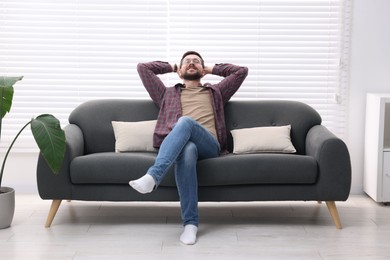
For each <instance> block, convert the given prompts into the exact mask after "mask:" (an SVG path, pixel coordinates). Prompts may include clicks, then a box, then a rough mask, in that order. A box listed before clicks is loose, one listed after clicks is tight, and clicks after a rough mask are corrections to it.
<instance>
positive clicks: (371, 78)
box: [347, 0, 390, 193]
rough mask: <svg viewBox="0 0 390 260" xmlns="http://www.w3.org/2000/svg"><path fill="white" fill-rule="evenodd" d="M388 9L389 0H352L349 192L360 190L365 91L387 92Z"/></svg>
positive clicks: (389, 65) (389, 74) (389, 82)
mask: <svg viewBox="0 0 390 260" xmlns="http://www.w3.org/2000/svg"><path fill="white" fill-rule="evenodd" d="M389 12H390V1H389V0H355V1H354V3H353V22H352V46H351V47H352V50H351V78H350V104H349V118H348V139H347V144H348V147H349V150H350V153H351V158H352V171H353V175H352V193H362V192H363V151H364V127H365V107H366V106H365V98H366V94H367V93H369V92H387V93H390V28H389V25H390V16H389Z"/></svg>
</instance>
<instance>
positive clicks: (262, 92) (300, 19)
mask: <svg viewBox="0 0 390 260" xmlns="http://www.w3.org/2000/svg"><path fill="white" fill-rule="evenodd" d="M171 4H172V6H170V10H169V11H170V16H169V24H170V33H171V37H170V39H169V49H170V53H171V54H173V56H178V55H179V54H180V53H182V52H183V51H185V49H186V48H187V49H196V50H199V51H201V53H203V54H204V56H205V59H206V62H207V61H213V62H232V63H237V64H243V65H246V66H248V67H249V75H248V77H247V79H246V80H245V83H244V85H243V86H242V87H241V88H240V90H239V91H238V92H237V94H236V95H235V96H234V98H240V99H253V98H256V99H288V100H299V101H303V102H305V103H308V104H309V105H311V106H313V107H314V108H315V109H316V110H318V111H319V112H320V114H321V115H322V118H323V123H324V124H325V125H327V126H328V127H329V128H330V129H331V130H332V131H334V132H335V133H336V134H338V135H339V136H341V137H343V136H344V134H345V105H346V103H345V101H346V96H345V90H344V89H346V88H347V84H346V82H345V80H346V79H347V76H348V75H347V74H346V73H345V72H346V70H345V71H344V73H343V74H342V75H343V78H342V79H343V80H341V74H340V73H341V72H340V70H341V67H340V62H341V60H344V59H347V58H348V57H347V55H344V56H343V54H345V52H346V50H345V49H343V48H344V47H348V46H344V45H343V33H344V31H343V30H344V29H348V27H346V26H345V24H344V22H345V21H348V19H345V18H344V16H345V15H346V14H345V12H349V9H348V8H345V4H346V1H327V0H317V1H316V0H314V1H313V0H299V1H295V0H284V1H274V0H268V1H267V0H259V1H207V0H205V1H181V0H173V1H171ZM347 7H348V6H347ZM344 69H345V67H344Z"/></svg>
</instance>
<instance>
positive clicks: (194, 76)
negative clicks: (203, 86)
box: [183, 71, 202, 80]
mask: <svg viewBox="0 0 390 260" xmlns="http://www.w3.org/2000/svg"><path fill="white" fill-rule="evenodd" d="M201 78H202V74H201V73H200V72H199V71H197V72H196V73H194V74H189V73H187V72H185V73H184V74H183V79H185V80H200V79H201Z"/></svg>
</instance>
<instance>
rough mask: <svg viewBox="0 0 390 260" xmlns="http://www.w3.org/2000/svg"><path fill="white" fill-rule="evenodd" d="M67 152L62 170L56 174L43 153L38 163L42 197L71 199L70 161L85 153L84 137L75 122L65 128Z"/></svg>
mask: <svg viewBox="0 0 390 260" xmlns="http://www.w3.org/2000/svg"><path fill="white" fill-rule="evenodd" d="M64 132H65V137H66V152H65V158H64V162H63V164H62V167H61V170H60V172H59V173H58V174H57V175H55V174H54V173H53V172H52V171H51V170H50V168H49V166H48V165H47V163H46V161H45V159H44V158H43V156H42V155H41V154H39V157H38V164H37V183H38V191H39V195H40V196H41V198H42V199H71V198H72V183H71V180H70V163H71V162H72V160H73V159H74V158H75V157H77V156H81V155H83V154H84V137H83V133H82V131H81V129H80V128H79V127H78V126H77V125H74V124H69V125H67V126H66V127H65V128H64Z"/></svg>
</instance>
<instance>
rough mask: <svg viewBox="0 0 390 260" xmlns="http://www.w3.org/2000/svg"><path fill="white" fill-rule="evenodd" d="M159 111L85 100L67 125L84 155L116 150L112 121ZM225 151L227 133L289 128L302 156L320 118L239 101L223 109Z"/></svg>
mask: <svg viewBox="0 0 390 260" xmlns="http://www.w3.org/2000/svg"><path fill="white" fill-rule="evenodd" d="M157 115H158V108H157V107H156V105H155V104H154V103H153V102H152V101H151V100H132V99H100V100H91V101H87V102H85V103H83V104H81V105H79V106H78V107H77V108H75V109H74V110H73V112H72V113H71V114H70V116H69V123H71V124H76V125H78V126H79V127H80V128H81V129H82V132H83V134H84V141H85V146H84V149H85V153H86V154H90V153H97V152H109V151H114V150H115V137H114V131H113V128H112V124H111V122H112V121H126V122H137V121H145V120H154V119H156V118H157ZM225 118H226V127H227V130H228V150H229V151H230V152H231V151H232V150H233V141H232V136H231V134H230V130H233V129H239V128H248V127H259V126H281V125H289V124H290V125H291V140H292V143H293V144H294V146H295V149H296V150H297V153H298V154H304V153H305V138H306V134H307V132H308V131H309V129H310V128H311V127H312V126H314V125H318V124H321V117H320V115H319V114H318V113H317V112H316V111H315V110H314V109H313V108H312V107H310V106H308V105H306V104H304V103H301V102H297V101H264V100H258V101H238V100H233V101H229V103H228V104H227V105H226V107H225Z"/></svg>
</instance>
